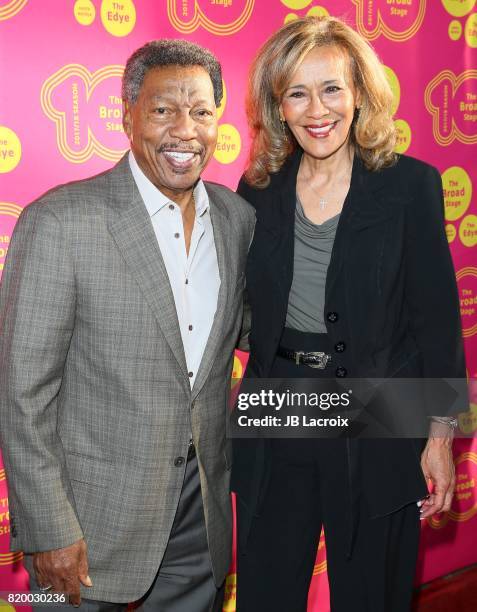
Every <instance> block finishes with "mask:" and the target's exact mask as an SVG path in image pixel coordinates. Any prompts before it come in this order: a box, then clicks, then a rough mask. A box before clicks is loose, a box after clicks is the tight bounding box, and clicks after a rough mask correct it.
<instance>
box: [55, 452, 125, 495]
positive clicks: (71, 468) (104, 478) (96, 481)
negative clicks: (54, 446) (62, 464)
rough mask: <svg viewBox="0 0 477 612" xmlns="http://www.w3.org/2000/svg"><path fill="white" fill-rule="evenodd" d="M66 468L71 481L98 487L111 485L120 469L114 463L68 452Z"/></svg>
mask: <svg viewBox="0 0 477 612" xmlns="http://www.w3.org/2000/svg"><path fill="white" fill-rule="evenodd" d="M66 467H67V470H68V474H69V476H70V480H76V481H78V482H85V483H87V484H91V485H95V486H98V487H106V486H108V485H110V484H111V481H112V480H114V479H115V475H116V474H117V472H118V469H120V468H119V466H117V465H115V464H114V463H113V462H112V461H109V460H105V459H101V458H99V457H91V456H89V455H82V454H79V453H70V452H66Z"/></svg>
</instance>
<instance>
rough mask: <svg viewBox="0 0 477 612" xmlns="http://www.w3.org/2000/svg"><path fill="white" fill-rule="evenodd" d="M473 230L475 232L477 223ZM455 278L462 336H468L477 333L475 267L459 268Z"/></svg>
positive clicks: (476, 274) (476, 280)
mask: <svg viewBox="0 0 477 612" xmlns="http://www.w3.org/2000/svg"><path fill="white" fill-rule="evenodd" d="M469 216H470V215H469ZM476 220H477V219H476ZM475 232H477V225H476V226H475ZM456 278H457V285H458V288H459V299H460V316H461V319H462V336H463V337H464V338H470V336H473V335H475V334H476V333H477V268H474V267H472V266H467V267H466V268H461V269H460V270H458V272H457V274H456Z"/></svg>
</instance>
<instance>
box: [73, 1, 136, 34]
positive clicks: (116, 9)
mask: <svg viewBox="0 0 477 612" xmlns="http://www.w3.org/2000/svg"><path fill="white" fill-rule="evenodd" d="M73 13H74V16H75V19H76V21H77V22H78V23H79V24H81V25H83V26H89V25H91V24H92V23H93V22H94V20H95V19H96V7H95V6H94V4H93V2H92V1H91V0H76V2H75V4H74V7H73ZM100 15H101V23H102V24H103V27H104V29H105V30H106V32H109V33H110V34H111V35H112V36H118V37H122V36H127V35H128V34H130V33H131V32H132V31H133V30H134V26H135V25H136V7H135V6H134V2H133V1H132V0H121V2H114V1H113V0H103V1H102V2H101V9H100Z"/></svg>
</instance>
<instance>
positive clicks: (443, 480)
mask: <svg viewBox="0 0 477 612" xmlns="http://www.w3.org/2000/svg"><path fill="white" fill-rule="evenodd" d="M452 438H453V436H452V435H449V436H439V437H432V434H431V436H430V437H429V439H428V441H427V444H426V447H425V449H424V451H423V453H422V456H421V467H422V471H423V473H424V477H425V478H426V481H427V482H429V481H430V482H431V483H432V488H431V491H430V495H429V497H428V498H427V499H425V500H423V502H422V505H421V519H425V518H428V517H429V516H432V515H433V514H436V513H437V512H448V511H449V510H450V507H451V502H452V495H453V494H454V487H455V467H454V460H453V456H452Z"/></svg>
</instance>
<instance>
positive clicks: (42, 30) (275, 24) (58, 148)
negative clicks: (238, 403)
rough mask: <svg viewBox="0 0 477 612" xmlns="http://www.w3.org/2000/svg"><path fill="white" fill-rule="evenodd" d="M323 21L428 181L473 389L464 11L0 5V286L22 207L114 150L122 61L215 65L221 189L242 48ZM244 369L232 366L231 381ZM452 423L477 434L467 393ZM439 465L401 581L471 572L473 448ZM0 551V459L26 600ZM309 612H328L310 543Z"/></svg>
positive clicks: (475, 227) (30, 1)
mask: <svg viewBox="0 0 477 612" xmlns="http://www.w3.org/2000/svg"><path fill="white" fill-rule="evenodd" d="M326 14H332V15H336V16H339V17H342V18H345V19H346V20H347V21H348V23H350V24H351V25H353V26H354V27H355V28H356V29H357V30H358V31H359V32H360V33H361V34H362V35H363V36H365V37H366V38H367V39H368V40H369V41H371V42H372V44H373V46H374V47H375V49H376V50H377V51H378V53H379V55H380V57H381V59H382V61H383V63H384V65H385V67H386V71H387V74H388V77H389V81H390V83H391V86H392V88H393V91H394V94H395V98H394V111H395V121H396V127H397V131H398V142H397V150H398V151H399V152H402V153H404V152H405V153H408V154H410V155H413V156H415V157H418V158H421V159H423V160H425V161H427V162H430V163H432V164H434V165H435V166H437V167H438V169H439V171H440V172H441V174H442V181H443V186H444V194H445V207H446V224H447V236H448V239H449V243H450V246H451V250H452V255H453V259H454V264H455V270H456V277H457V281H458V286H459V293H460V303H461V313H462V322H463V333H464V338H465V346H466V354H467V365H468V374H469V377H470V378H474V377H476V375H477V257H476V245H477V207H476V204H475V198H474V200H473V198H472V192H473V186H474V185H477V150H476V149H477V147H475V145H476V144H477V61H476V60H477V0H154V1H153V2H152V1H148V0H120V1H117V2H114V1H113V0H76V1H75V0H61V2H59V1H58V0H0V78H1V84H2V85H1V88H0V182H1V187H0V275H1V271H2V268H3V264H4V259H5V255H6V253H7V250H8V245H9V241H10V237H11V233H12V230H13V228H14V225H15V222H16V220H17V218H18V216H19V214H20V212H21V210H22V209H23V207H25V206H27V205H28V203H29V202H31V201H32V200H33V199H35V198H36V197H37V196H39V195H40V194H41V193H43V192H44V191H46V190H47V189H49V188H51V187H52V186H54V185H57V184H59V183H65V182H68V181H72V180H75V179H80V178H84V177H86V176H89V175H92V174H96V173H98V172H100V171H102V170H104V169H107V168H109V167H110V166H111V165H112V164H114V163H115V162H116V161H117V160H119V158H120V157H121V156H122V155H123V154H124V152H125V151H126V150H127V140H126V138H125V135H124V133H123V129H122V125H121V121H122V111H121V102H122V101H121V97H120V96H121V88H120V82H121V75H122V72H123V68H124V64H125V62H126V59H127V58H128V56H129V55H130V54H131V53H132V51H134V50H135V49H136V48H137V47H139V46H141V45H142V44H144V43H145V42H146V41H149V40H152V39H156V38H161V37H166V38H187V39H189V40H193V41H195V42H198V43H200V44H202V45H205V46H207V47H209V48H210V49H211V50H212V51H213V52H214V53H216V55H217V56H218V57H219V59H220V60H221V62H222V66H223V77H224V83H225V92H226V94H225V97H224V101H223V104H222V106H221V108H220V113H219V139H218V143H217V148H216V151H215V155H214V159H213V161H212V162H211V164H210V166H209V167H208V169H207V172H206V178H209V179H212V180H215V181H219V182H222V183H224V184H226V185H228V186H229V187H231V188H232V189H234V188H235V186H236V184H237V181H238V179H239V177H240V175H241V174H242V172H243V169H244V166H245V163H246V159H247V153H248V142H249V140H248V130H247V126H246V120H245V114H244V96H245V87H246V80H247V69H248V66H249V63H250V61H251V59H252V57H253V55H254V53H255V51H256V50H257V48H258V47H259V46H260V44H261V43H262V42H263V41H264V40H265V39H266V38H267V37H268V36H269V35H270V34H271V33H272V32H274V31H275V30H276V29H277V28H279V27H280V26H281V25H282V24H283V23H284V22H287V21H289V20H292V19H296V18H297V17H301V16H304V15H326ZM421 231H422V233H423V234H424V233H425V232H426V227H425V226H423V227H422V228H421ZM432 308H433V304H432V303H429V309H432ZM445 324H446V322H445V321H442V325H443V326H445ZM244 358H245V356H244V355H237V356H236V359H235V368H234V370H235V371H234V378H238V377H240V376H241V374H242V372H243V367H244V365H245V361H244ZM459 426H460V429H461V430H462V431H463V432H465V433H468V434H470V433H472V432H474V431H475V430H476V429H477V388H475V389H474V388H473V386H471V404H470V407H469V411H468V412H467V413H463V414H461V415H460V418H459ZM455 464H456V470H457V491H456V495H455V497H454V501H453V505H452V510H451V512H449V513H448V514H446V515H442V516H438V517H435V518H432V520H428V521H425V522H424V524H423V525H422V539H421V550H420V559H419V568H418V573H417V577H416V581H417V584H420V583H423V582H426V581H429V580H431V579H433V578H435V577H437V576H440V575H442V574H446V573H448V572H450V571H452V570H455V569H458V568H459V567H463V566H465V565H468V564H470V563H475V562H476V561H477V550H476V548H475V537H476V534H477V516H476V515H477V499H476V487H475V481H476V479H477V444H476V443H475V442H472V441H470V440H458V441H457V442H456V444H455ZM389 477H390V478H392V474H390V475H389ZM8 545H9V514H8V494H7V489H6V482H5V472H4V470H3V467H2V463H1V458H0V591H8V590H15V591H23V590H27V588H28V580H27V576H26V573H25V571H24V570H23V568H22V564H21V554H18V553H10V552H9V548H8ZM284 554H285V553H284ZM234 571H235V570H234V564H233V565H232V568H231V573H230V575H229V577H228V581H227V594H226V603H225V608H224V610H227V612H233V611H234V610H235V573H234ZM257 579H258V580H259V579H260V578H259V576H257ZM4 606H5V607H4ZM9 607H11V609H12V610H14V609H15V608H14V607H13V605H10V604H8V602H6V601H1V600H0V608H1V609H2V610H4V609H5V610H8V609H9ZM309 610H310V611H318V610H320V612H326V611H327V610H329V602H328V583H327V577H326V545H325V540H324V536H323V535H322V537H321V539H320V543H319V546H318V551H317V559H316V565H315V569H314V576H313V580H312V585H311V589H310V595H309Z"/></svg>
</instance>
